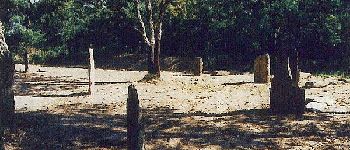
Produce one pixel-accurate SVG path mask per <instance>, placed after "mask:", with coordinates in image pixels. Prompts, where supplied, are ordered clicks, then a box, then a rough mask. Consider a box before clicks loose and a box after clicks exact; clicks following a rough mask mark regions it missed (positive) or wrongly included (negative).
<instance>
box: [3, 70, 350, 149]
mask: <svg viewBox="0 0 350 150" xmlns="http://www.w3.org/2000/svg"><path fill="white" fill-rule="evenodd" d="M16 70H18V71H20V70H23V66H21V65H16ZM30 70H31V72H30V73H26V74H24V73H17V75H16V86H15V90H16V97H15V99H16V110H17V112H18V118H19V119H18V123H17V125H16V127H15V128H14V129H12V130H9V131H8V133H7V134H6V135H7V137H6V141H7V147H8V148H9V149H11V148H12V149H125V138H126V128H125V113H126V98H127V86H128V85H130V84H134V85H136V88H137V89H138V93H139V97H140V100H141V105H142V108H143V113H144V115H145V116H146V118H147V120H148V121H147V123H146V141H147V142H146V147H147V148H148V149H349V148H350V140H349V139H350V138H349V136H350V125H349V122H350V117H349V115H348V112H350V105H349V103H350V83H349V80H346V79H339V78H336V77H328V78H324V77H316V76H312V75H311V74H308V73H302V74H301V82H300V86H304V87H305V88H306V98H307V102H308V104H307V108H308V113H306V114H305V115H304V116H302V117H299V118H295V117H293V116H274V115H271V114H269V113H268V111H267V108H268V104H269V98H268V97H269V87H270V85H269V84H255V83H252V82H253V75H252V74H249V73H242V74H237V75H234V74H231V75H226V74H228V73H224V74H225V76H211V75H210V74H204V75H202V76H201V77H195V76H191V75H188V74H184V73H180V72H162V80H161V81H159V82H157V83H156V84H151V83H141V82H137V81H139V80H140V79H142V78H143V76H144V75H145V74H146V72H138V71H116V70H102V69H98V70H97V75H96V76H97V86H96V87H97V94H96V95H95V96H93V97H91V96H88V95H87V90H88V83H87V70H86V69H81V68H57V67H40V66H30ZM305 85H306V86H305Z"/></svg>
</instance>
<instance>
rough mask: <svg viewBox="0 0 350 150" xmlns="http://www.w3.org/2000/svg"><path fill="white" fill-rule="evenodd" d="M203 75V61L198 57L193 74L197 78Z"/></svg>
mask: <svg viewBox="0 0 350 150" xmlns="http://www.w3.org/2000/svg"><path fill="white" fill-rule="evenodd" d="M202 73H203V59H202V58H201V57H196V58H195V60H194V67H193V74H194V75H195V76H201V75H202Z"/></svg>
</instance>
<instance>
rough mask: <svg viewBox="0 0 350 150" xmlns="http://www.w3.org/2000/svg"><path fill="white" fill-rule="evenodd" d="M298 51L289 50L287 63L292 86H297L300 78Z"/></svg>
mask: <svg viewBox="0 0 350 150" xmlns="http://www.w3.org/2000/svg"><path fill="white" fill-rule="evenodd" d="M298 62H299V60H298V51H297V50H294V51H292V52H291V55H290V57H289V64H290V71H291V75H292V82H293V86H296V87H297V86H299V80H300V69H299V64H298Z"/></svg>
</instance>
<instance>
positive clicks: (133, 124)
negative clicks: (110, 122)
mask: <svg viewBox="0 0 350 150" xmlns="http://www.w3.org/2000/svg"><path fill="white" fill-rule="evenodd" d="M140 112H141V109H140V101H139V98H138V94H137V90H136V88H135V86H134V85H130V86H129V87H128V100H127V126H128V129H127V147H128V150H144V132H143V124H142V116H141V114H140Z"/></svg>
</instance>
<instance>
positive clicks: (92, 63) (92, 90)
mask: <svg viewBox="0 0 350 150" xmlns="http://www.w3.org/2000/svg"><path fill="white" fill-rule="evenodd" d="M89 54H90V57H89V62H90V63H89V94H90V95H91V96H94V94H95V90H96V89H95V61H94V49H93V48H92V47H91V46H90V48H89Z"/></svg>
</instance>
